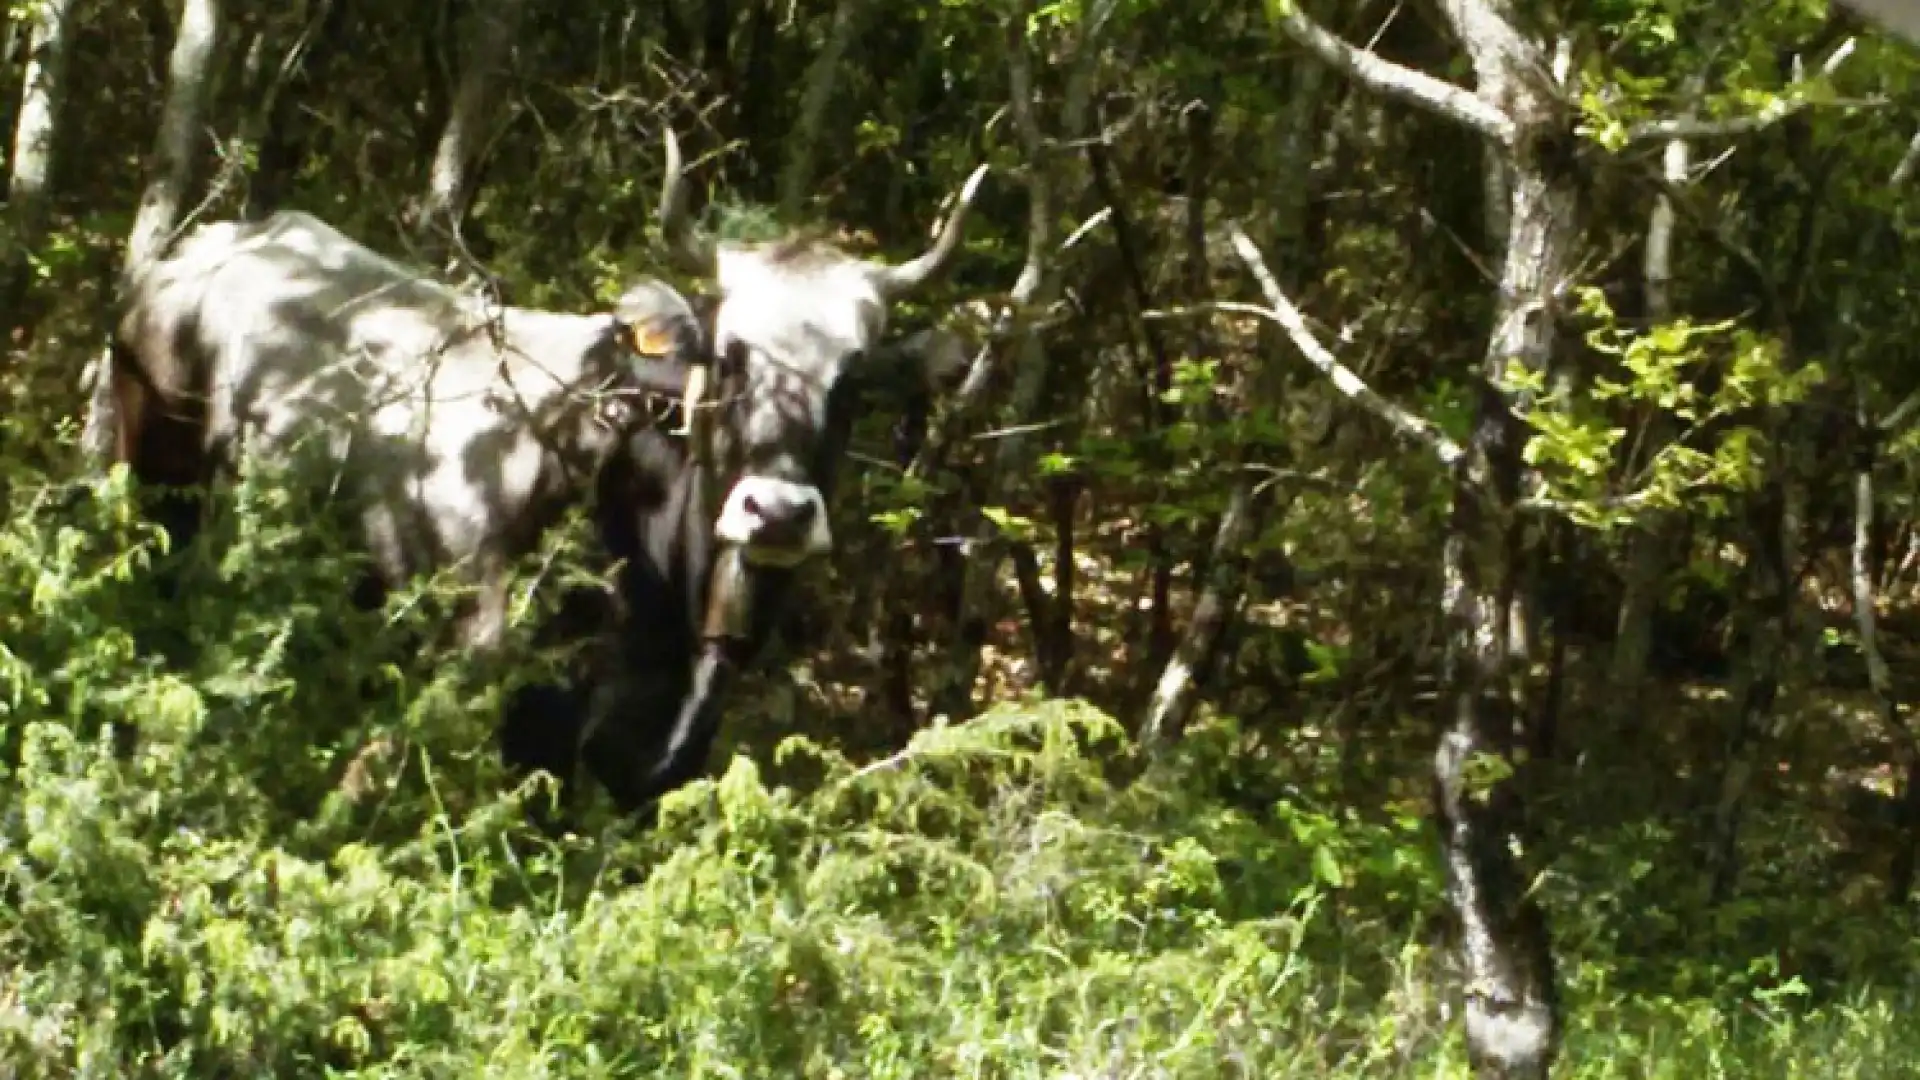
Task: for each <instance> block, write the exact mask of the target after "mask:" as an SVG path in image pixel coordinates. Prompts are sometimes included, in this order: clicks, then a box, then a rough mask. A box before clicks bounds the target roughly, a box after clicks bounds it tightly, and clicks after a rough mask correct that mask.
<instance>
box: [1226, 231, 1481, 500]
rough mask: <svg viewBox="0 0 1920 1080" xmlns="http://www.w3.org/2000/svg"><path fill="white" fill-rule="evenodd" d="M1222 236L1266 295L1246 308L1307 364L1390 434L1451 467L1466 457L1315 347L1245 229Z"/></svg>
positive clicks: (1323, 349) (1323, 348) (1456, 445)
mask: <svg viewBox="0 0 1920 1080" xmlns="http://www.w3.org/2000/svg"><path fill="white" fill-rule="evenodd" d="M1227 233H1228V236H1229V237H1230V238H1231V239H1232V241H1233V249H1234V251H1236V252H1238V253H1239V255H1240V259H1241V261H1243V262H1245V263H1246V264H1247V269H1248V270H1249V271H1250V272H1251V273H1252V274H1253V279H1254V280H1255V281H1256V282H1259V284H1260V291H1261V292H1262V293H1264V294H1266V298H1267V303H1268V305H1270V306H1269V307H1266V308H1250V310H1251V311H1252V312H1254V313H1257V314H1259V315H1262V316H1264V317H1266V318H1268V319H1272V320H1273V321H1274V322H1275V323H1278V324H1279V326H1280V328H1281V329H1283V330H1285V331H1286V332H1287V336H1288V337H1289V338H1291V339H1293V344H1294V347H1295V348H1297V349H1299V350H1300V353H1301V355H1303V356H1305V357H1306V358H1307V362H1308V363H1310V364H1312V365H1313V366H1314V367H1317V368H1319V369H1320V371H1321V373H1322V374H1324V375H1325V376H1327V378H1328V379H1330V380H1332V382H1333V386H1334V389H1336V390H1338V391H1340V392H1341V393H1343V394H1345V395H1347V396H1348V397H1349V398H1352V399H1353V400H1354V401H1356V402H1358V403H1359V404H1360V405H1361V406H1362V407H1364V408H1365V409H1367V411H1369V412H1371V413H1373V414H1374V415H1375V416H1378V417H1379V418H1380V419H1382V420H1385V421H1386V422H1387V423H1388V424H1389V425H1391V426H1392V427H1393V429H1394V430H1396V431H1398V432H1400V433H1401V434H1403V435H1409V436H1412V437H1413V438H1414V439H1417V440H1418V441H1420V442H1421V443H1424V444H1425V445H1426V446H1427V447H1428V448H1429V449H1431V450H1432V451H1433V452H1434V453H1435V454H1436V455H1437V456H1438V457H1439V458H1440V461H1441V463H1442V464H1444V465H1448V466H1452V465H1454V464H1456V463H1457V462H1459V461H1460V459H1461V458H1463V457H1465V456H1466V453H1467V452H1466V449H1465V448H1464V447H1462V446H1461V445H1460V444H1459V443H1457V442H1454V441H1453V440H1452V439H1449V438H1447V436H1446V435H1445V434H1443V433H1442V432H1441V431H1440V429H1439V428H1436V427H1435V426H1434V425H1433V423H1432V421H1429V420H1427V419H1425V418H1424V417H1420V416H1416V415H1414V414H1413V413H1411V412H1408V411H1407V410H1405V409H1403V408H1401V407H1400V406H1398V405H1395V404H1394V403H1393V402H1391V401H1388V400H1387V399H1386V398H1384V397H1381V396H1380V394H1379V393H1377V392H1376V391H1375V390H1374V389H1373V388H1372V387H1370V386H1368V385H1367V384H1366V382H1364V381H1363V380H1362V379H1361V378H1360V376H1358V375H1356V374H1354V373H1353V370H1352V369H1351V368H1348V367H1347V366H1346V365H1344V364H1342V363H1340V361H1339V360H1337V359H1335V358H1334V355H1333V354H1332V353H1330V352H1328V351H1327V349H1326V346H1324V345H1322V344H1320V340H1319V339H1318V338H1316V337H1314V336H1313V331H1312V330H1311V329H1309V328H1308V326H1307V320H1306V318H1305V317H1304V316H1302V315H1301V314H1300V309H1299V308H1297V307H1295V306H1294V305H1293V301H1291V300H1289V299H1287V296H1286V293H1285V292H1283V291H1282V290H1281V288H1280V282H1279V280H1278V279H1277V278H1275V277H1274V276H1273V271H1271V270H1269V269H1267V263H1266V260H1265V259H1264V258H1262V257H1261V255H1260V249H1259V248H1258V247H1255V246H1254V243H1253V241H1252V240H1250V239H1248V238H1247V234H1246V230H1244V229H1242V228H1241V227H1240V225H1239V224H1238V223H1237V222H1236V223H1234V224H1233V225H1230V226H1228V229H1227Z"/></svg>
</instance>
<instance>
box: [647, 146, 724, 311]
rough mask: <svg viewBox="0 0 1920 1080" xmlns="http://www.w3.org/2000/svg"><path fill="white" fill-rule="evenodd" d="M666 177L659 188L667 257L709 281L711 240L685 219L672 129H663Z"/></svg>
mask: <svg viewBox="0 0 1920 1080" xmlns="http://www.w3.org/2000/svg"><path fill="white" fill-rule="evenodd" d="M666 142H667V175H666V179H665V180H663V181H662V182H661V185H660V238H661V239H662V240H664V241H666V245H667V253H668V254H669V255H671V256H673V258H674V259H675V261H677V262H678V263H679V264H680V266H681V268H682V269H684V270H686V271H687V272H688V273H690V274H696V275H698V276H700V277H703V278H710V277H712V276H713V274H714V246H713V241H712V239H710V238H708V237H704V236H700V235H699V234H698V233H696V232H695V231H694V228H693V222H692V221H691V220H689V219H688V217H687V185H686V181H685V179H684V178H683V177H682V176H681V175H680V168H681V162H680V140H679V139H677V138H675V137H674V134H673V128H672V127H671V126H669V127H668V128H666Z"/></svg>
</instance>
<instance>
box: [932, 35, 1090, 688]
mask: <svg viewBox="0 0 1920 1080" xmlns="http://www.w3.org/2000/svg"><path fill="white" fill-rule="evenodd" d="M1030 7H1031V5H1029V4H1022V5H1021V9H1020V11H1019V12H1018V13H1016V16H1015V18H1014V19H1013V20H1011V21H1010V22H1009V24H1008V30H1007V39H1008V40H1007V48H1008V56H1007V81H1008V88H1009V91H1010V97H1011V108H1010V109H1009V111H1010V112H1011V114H1012V116H1013V122H1014V128H1015V131H1016V133H1017V135H1018V138H1019V142H1020V148H1021V155H1022V157H1023V158H1024V159H1025V160H1026V163H1027V168H1028V170H1029V174H1028V176H1029V179H1028V183H1027V198H1028V211H1027V261H1026V265H1025V266H1023V267H1022V268H1021V270H1020V276H1019V278H1018V279H1017V280H1016V281H1015V282H1014V285H1013V290H1012V295H1011V300H1012V303H1011V304H1010V305H1009V306H1010V309H1011V312H1012V314H1013V317H1014V318H1015V319H1017V320H1018V322H1017V325H1018V326H1019V328H1020V332H1019V333H1018V334H1017V335H1015V340H1014V341H1012V342H1011V343H1009V346H1008V347H1009V348H1010V349H1012V350H1013V351H1014V355H1015V356H1016V358H1017V359H1016V363H1015V366H1014V377H1013V391H1012V394H1011V396H1010V400H1009V401H1008V405H1007V410H1006V413H1007V417H1008V420H1009V423H1012V424H1022V423H1026V422H1028V421H1030V420H1031V419H1032V413H1033V410H1034V408H1035V407H1036V405H1037V404H1038V403H1039V401H1040V396H1041V392H1042V391H1043V390H1044V389H1045V387H1046V385H1047V364H1048V357H1047V349H1046V344H1045V342H1043V341H1042V340H1041V338H1040V331H1039V330H1038V329H1037V328H1035V327H1034V326H1033V320H1032V319H1031V318H1030V317H1029V316H1030V315H1031V314H1032V313H1033V312H1041V311H1045V310H1047V309H1048V308H1050V307H1051V306H1052V305H1053V303H1054V301H1055V299H1056V298H1057V297H1058V296H1059V294H1060V288H1061V284H1060V275H1059V272H1058V268H1057V264H1056V263H1055V262H1054V261H1053V259H1052V258H1051V256H1052V254H1053V248H1054V246H1055V240H1054V215H1055V214H1056V213H1057V212H1058V204H1057V203H1056V201H1055V198H1056V196H1057V195H1058V192H1056V191H1055V190H1054V183H1053V181H1054V177H1055V175H1056V174H1057V172H1058V171H1059V170H1058V169H1057V168H1056V164H1055V163H1056V162H1057V161H1058V160H1060V158H1059V157H1058V155H1056V154H1052V153H1049V152H1048V150H1047V146H1048V140H1047V138H1046V136H1045V134H1044V133H1043V132H1042V130H1041V127H1040V122H1039V118H1038V117H1037V116H1035V115H1034V102H1035V100H1036V90H1035V87H1034V79H1033V59H1032V54H1031V52H1030V50H1031V48H1032V46H1031V45H1030V44H1029V42H1028V41H1027V9H1028V8H1030ZM1112 11H1113V5H1112V4H1111V3H1107V4H1101V5H1097V9H1096V11H1094V12H1093V13H1090V14H1089V15H1088V16H1087V17H1086V18H1085V19H1083V20H1082V21H1081V24H1080V39H1079V42H1078V47H1077V48H1076V50H1075V56H1074V64H1073V67H1072V70H1070V71H1069V72H1068V75H1067V79H1066V83H1067V86H1066V90H1065V93H1064V94H1063V95H1062V100H1061V107H1060V118H1061V119H1060V128H1061V131H1060V133H1059V134H1058V136H1057V138H1059V139H1060V140H1061V141H1067V140H1072V139H1075V138H1078V137H1079V135H1080V132H1081V131H1082V130H1083V129H1084V127H1085V124H1086V121H1087V116H1088V114H1089V111H1090V109H1089V106H1090V104H1091V101H1090V99H1091V93H1092V88H1093V75H1094V72H1095V70H1096V65H1095V64H1094V63H1093V62H1092V57H1093V56H1094V46H1095V42H1096V41H1097V40H1098V36H1099V34H1100V30H1101V27H1102V26H1103V24H1104V23H1105V21H1106V18H1107V16H1108V15H1110V14H1111V13H1112ZM983 375H984V373H983ZM968 381H969V383H971V382H973V381H974V375H973V373H969V376H968ZM965 392H966V389H965V388H964V387H963V389H962V393H963V394H964V393H965ZM1028 445H1029V441H1028V437H1027V436H1026V435H1024V434H1021V433H1017V432H1015V433H1009V434H1007V435H1006V436H1005V437H1004V438H1001V439H999V440H997V443H996V446H995V450H994V456H993V461H992V463H991V465H990V466H989V469H990V470H991V471H990V472H989V473H988V475H987V478H986V482H985V484H984V485H983V495H982V503H983V504H984V505H987V506H992V505H995V504H997V503H999V502H1001V501H1002V500H1003V499H1004V498H1005V495H1006V493H1007V491H1008V489H1009V488H1010V487H1011V483H1010V481H1011V480H1012V478H1014V477H1017V476H1020V475H1022V473H1023V471H1024V469H1025V466H1026V462H1027V461H1028V459H1029V456H1030V455H1029V452H1028ZM993 528H994V527H993V526H992V525H982V526H979V527H976V528H974V529H972V530H970V531H971V532H972V533H973V550H972V551H971V552H970V553H969V554H970V555H971V557H970V558H967V559H963V560H961V561H960V562H959V563H958V565H957V567H956V571H957V573H958V575H959V580H958V582H957V583H956V584H955V587H954V596H955V598H956V599H955V603H954V612H953V639H952V643H951V645H950V646H949V648H948V650H947V663H946V664H945V665H944V667H943V669H942V670H941V671H940V672H939V673H938V675H937V676H936V679H935V689H934V691H933V695H932V696H933V709H934V712H935V713H944V714H946V715H947V716H949V717H951V718H953V719H956V720H958V719H962V718H964V717H968V716H971V715H973V711H974V709H973V684H974V679H975V678H976V676H977V675H978V674H979V671H980V650H981V647H982V646H983V645H984V644H985V642H986V628H987V625H988V622H989V620H988V617H987V615H986V611H987V608H988V605H989V603H990V600H991V595H992V592H993V583H994V578H995V577H996V576H997V575H998V573H999V568H1000V554H1001V545H999V544H998V543H996V542H995V540H994V536H993V532H992V530H993Z"/></svg>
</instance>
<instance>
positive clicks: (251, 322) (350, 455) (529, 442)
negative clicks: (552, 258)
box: [113, 213, 703, 645]
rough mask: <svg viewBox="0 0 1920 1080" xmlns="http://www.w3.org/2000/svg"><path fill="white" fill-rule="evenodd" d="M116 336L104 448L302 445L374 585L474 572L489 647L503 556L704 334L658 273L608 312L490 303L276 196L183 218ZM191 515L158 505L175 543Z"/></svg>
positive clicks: (474, 625) (178, 460)
mask: <svg viewBox="0 0 1920 1080" xmlns="http://www.w3.org/2000/svg"><path fill="white" fill-rule="evenodd" d="M114 348H115V362H114V365H113V377H114V391H115V393H116V395H117V396H118V398H119V402H120V415H121V425H122V426H121V431H120V435H119V441H118V449H119V456H120V458H121V459H122V460H125V461H127V462H128V463H129V464H130V465H131V467H132V469H133V471H134V473H135V475H136V476H137V477H138V478H139V479H140V480H141V481H143V482H145V483H150V484H166V485H177V486H194V485H199V484H202V483H204V482H206V481H208V480H210V479H213V478H214V477H215V476H216V475H217V474H218V473H219V472H221V471H222V470H223V468H225V467H227V466H231V465H232V464H233V463H235V462H236V461H237V460H238V459H239V458H241V457H242V456H263V457H271V458H274V459H277V460H282V461H285V460H290V459H291V455H293V454H294V453H295V452H296V451H297V450H303V451H304V452H305V453H307V454H311V455H312V456H313V457H314V458H318V459H319V460H321V461H324V462H325V463H327V464H328V465H329V466H331V467H332V471H333V473H334V475H332V476H327V477H317V478H315V479H316V481H317V482H322V483H326V484H328V485H329V487H332V488H336V489H340V490H343V491H344V492H345V493H346V494H347V495H348V496H349V497H351V498H354V499H355V502H354V506H355V509H356V511H357V512H358V513H359V514H360V526H361V535H362V538H363V540H364V542H365V545H366V549H367V552H368V554H369V555H371V557H372V560H373V564H374V567H375V569H376V571H377V572H378V574H379V576H380V578H381V579H382V580H383V582H384V583H385V584H387V585H394V584H398V583H399V582H401V581H403V580H404V579H406V578H407V577H408V576H410V575H413V574H417V573H422V572H426V571H430V570H436V569H440V568H443V567H461V568H463V569H464V570H465V571H466V572H468V573H469V574H470V575H472V577H473V578H474V579H475V580H477V581H478V582H479V583H480V584H481V585H482V588H481V590H480V597H479V599H478V600H477V601H476V604H475V606H474V609H473V610H472V612H471V613H470V614H469V615H468V616H467V617H466V618H465V619H463V621H462V626H461V629H460V633H461V636H462V638H463V640H465V641H466V642H467V643H469V644H477V645H492V644H495V643H496V642H497V641H498V638H499V634H500V632H501V630H502V628H503V618H504V602H505V595H504V592H503V589H502V587H503V586H504V572H505V568H506V564H507V562H508V561H510V560H511V559H512V558H513V557H515V556H517V555H519V554H521V553H523V552H525V551H526V550H528V549H529V548H530V546H531V544H532V542H533V541H534V539H535V538H536V537H537V536H538V535H539V533H540V531H541V530H542V529H543V528H544V527H545V526H546V525H547V524H549V523H550V522H552V521H553V520H554V519H555V518H556V517H557V515H558V514H559V513H560V512H561V511H562V510H563V509H564V508H565V506H566V505H567V504H568V503H569V502H571V501H573V500H574V499H576V498H578V497H579V496H580V495H581V494H582V491H583V485H584V483H586V482H589V480H590V478H591V477H593V476H595V475H597V474H598V472H599V471H600V469H601V467H602V466H603V464H604V463H605V462H606V461H607V460H608V459H609V458H611V457H613V456H614V455H616V454H617V453H619V452H620V451H622V450H624V448H625V445H626V438H627V436H628V434H630V432H631V431H632V430H634V429H635V428H636V426H637V425H638V424H639V423H643V422H644V421H643V419H642V417H643V413H644V410H643V409H642V408H641V403H640V402H639V401H638V400H636V399H637V398H638V396H640V395H643V394H648V393H651V394H668V395H675V394H678V393H679V391H680V389H681V387H682V385H683V383H684V380H685V379H686V376H687V371H688V370H689V367H690V365H691V363H692V362H694V361H695V360H697V359H698V358H699V354H700V353H701V351H702V349H703V335H702V333H701V329H700V325H699V323H698V322H697V321H696V320H695V318H694V316H693V312H692V309H691V308H690V307H689V306H688V304H687V302H686V300H685V299H684V298H682V297H681V296H680V295H679V294H678V293H677V292H675V291H674V290H673V289H672V288H670V287H668V286H666V285H664V284H662V283H659V282H656V281H646V282H643V283H641V284H640V285H638V286H636V287H635V288H634V289H632V290H630V291H629V292H628V294H627V295H626V296H625V297H623V298H622V301H621V304H620V309H619V314H617V315H605V314H603V315H570V314H562V313H557V312H550V311H538V310H533V309H528V308H513V307H508V308H503V309H498V310H493V311H489V310H488V309H487V307H486V305H485V304H484V303H483V302H482V301H481V300H480V299H479V298H477V297H472V296H468V295H465V294H462V293H459V292H456V291H454V290H452V289H449V288H447V287H445V286H443V285H441V284H439V283H437V282H434V281H432V280H430V279H427V278H425V277H422V276H421V275H419V274H417V273H415V272H413V271H411V270H408V269H406V268H404V267H402V266H399V265H397V264H395V263H393V262H391V261H390V260H388V259H385V258H383V257H381V256H380V255H378V254H376V253H374V252H372V251H369V250H368V249H367V248H365V247H363V246H361V245H360V244H358V243H356V242H355V241H353V240H351V239H349V238H348V237H346V236H344V235H342V234H341V233H340V232H339V231H337V230H335V229H334V228H332V227H331V226H329V225H327V224H325V223H323V222H321V221H319V220H317V219H315V218H313V217H311V216H309V215H306V214H301V213H281V214H277V215H275V216H274V217H272V218H270V219H268V220H267V221H265V222H261V223H258V224H242V223H234V222H220V223H215V224H210V225H206V226H203V227H201V228H200V229H198V230H196V231H195V232H193V233H192V234H190V235H188V236H187V237H186V238H185V239H184V240H183V241H182V242H181V243H180V245H179V246H178V248H177V249H176V250H174V251H173V252H172V253H171V254H170V255H169V256H168V257H167V258H166V259H163V260H161V261H159V262H158V263H157V264H155V265H154V266H153V267H152V269H151V270H150V271H149V272H147V273H146V274H145V275H144V276H142V277H141V278H140V279H139V280H137V281H136V282H134V283H133V286H132V288H131V290H130V292H129V295H128V297H127V301H126V306H125V310H124V312H123V314H122V317H121V321H120V324H119V326H118V329H117V333H116V336H115V343H114ZM636 351H637V352H638V353H640V354H644V355H636ZM196 513H197V507H194V506H192V505H191V504H182V505H180V506H178V507H177V508H176V510H175V512H173V513H171V514H169V515H168V520H167V521H166V524H167V525H168V527H169V529H170V531H172V532H173V533H174V540H175V543H176V545H181V544H184V543H186V542H187V541H188V540H189V539H190V538H191V536H192V534H193V532H194V516H195V514H196Z"/></svg>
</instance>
